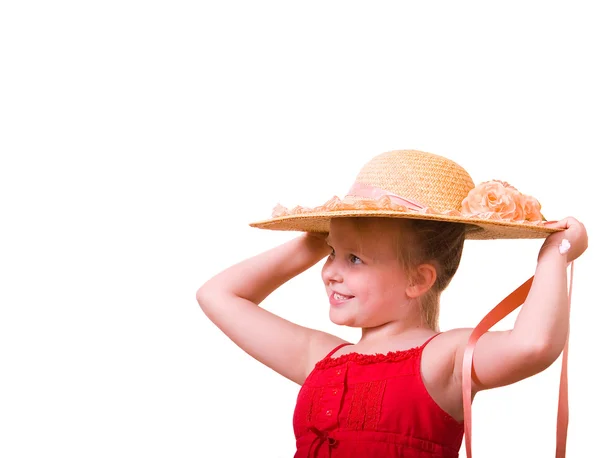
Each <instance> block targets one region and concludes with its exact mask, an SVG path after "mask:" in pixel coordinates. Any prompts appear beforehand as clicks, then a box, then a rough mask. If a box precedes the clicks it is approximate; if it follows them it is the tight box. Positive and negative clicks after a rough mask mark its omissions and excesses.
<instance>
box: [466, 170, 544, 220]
mask: <svg viewBox="0 0 600 458" xmlns="http://www.w3.org/2000/svg"><path fill="white" fill-rule="evenodd" d="M540 209H541V205H540V203H539V202H538V201H537V200H536V199H535V198H533V197H531V196H526V195H524V194H521V193H520V192H519V191H518V190H517V189H516V188H515V187H514V186H511V185H510V184H508V183H506V182H503V181H499V180H492V181H486V182H484V183H481V184H480V185H478V186H476V187H475V188H473V189H471V191H470V192H469V194H468V195H467V197H466V198H465V199H464V200H463V201H462V213H463V215H465V216H471V217H478V218H485V219H503V220H508V221H541V220H542V219H543V218H542V214H541V213H540Z"/></svg>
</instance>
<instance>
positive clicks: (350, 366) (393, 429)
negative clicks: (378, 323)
mask: <svg viewBox="0 0 600 458" xmlns="http://www.w3.org/2000/svg"><path fill="white" fill-rule="evenodd" d="M433 337H435V336H433ZM433 337H432V338H430V339H428V340H427V341H426V342H425V343H424V344H423V345H421V346H420V347H415V348H411V349H408V350H401V351H394V352H389V353H387V354H385V355H383V354H376V355H363V354H359V353H348V354H345V355H341V356H339V357H332V355H333V354H334V353H335V352H336V351H337V350H338V349H339V348H341V347H343V346H344V345H350V344H342V345H339V346H338V347H336V348H334V349H333V350H332V351H331V352H330V353H329V354H328V355H327V356H326V357H325V358H323V359H322V360H321V361H319V362H318V363H317V364H316V365H315V367H314V369H313V371H312V372H311V373H310V374H309V375H308V377H307V378H306V381H305V382H304V384H303V385H302V388H301V389H300V392H299V394H298V400H297V403H296V409H295V411H294V434H295V436H296V447H297V451H296V454H295V455H294V458H319V457H327V458H329V457H332V458H344V457H386V458H387V457H390V458H391V457H403V458H417V457H418V458H432V457H436V458H442V457H443V458H447V457H453V458H456V457H458V451H459V449H460V446H461V443H462V437H463V433H464V430H463V423H459V422H457V421H456V420H455V419H453V418H452V417H451V416H450V415H448V414H447V413H446V412H445V411H444V410H442V409H441V408H440V407H439V406H438V405H437V404H436V403H435V401H434V400H433V399H432V398H431V396H430V395H429V393H428V392H427V389H426V388H425V385H424V384H423V380H422V379H421V354H422V353H423V348H425V345H427V343H429V341H430V340H431V339H433Z"/></svg>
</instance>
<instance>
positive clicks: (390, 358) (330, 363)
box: [315, 347, 423, 369]
mask: <svg viewBox="0 0 600 458" xmlns="http://www.w3.org/2000/svg"><path fill="white" fill-rule="evenodd" d="M422 349H423V348H422V347H415V348H409V349H407V350H397V351H390V352H387V353H385V354H383V353H375V354H370V355H365V354H362V353H356V352H352V353H346V354H345V355H341V356H328V357H326V358H324V359H322V360H321V361H319V362H318V363H317V364H315V369H328V368H330V367H335V366H340V365H342V364H346V363H348V362H353V363H355V364H377V363H393V362H397V361H403V360H405V359H408V358H410V357H413V356H416V355H417V354H419V353H420V352H421V351H422Z"/></svg>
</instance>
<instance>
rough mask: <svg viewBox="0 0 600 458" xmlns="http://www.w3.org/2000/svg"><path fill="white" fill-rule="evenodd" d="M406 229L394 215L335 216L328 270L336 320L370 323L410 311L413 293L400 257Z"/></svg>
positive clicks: (325, 275) (331, 314)
mask: <svg viewBox="0 0 600 458" xmlns="http://www.w3.org/2000/svg"><path fill="white" fill-rule="evenodd" d="M400 230H401V226H400V224H399V223H398V221H394V220H388V219H377V218H365V219H361V220H360V222H359V223H356V222H354V221H353V220H350V219H347V218H334V219H333V220H332V221H331V225H330V231H329V237H328V239H327V241H328V243H329V245H330V246H331V248H332V253H331V255H330V256H329V258H328V259H327V261H326V262H325V264H324V266H323V270H322V278H323V282H324V283H325V288H326V291H327V294H328V296H329V303H330V310H329V317H330V319H331V321H333V322H334V323H336V324H339V325H345V326H352V327H361V328H370V327H376V326H381V325H383V324H386V323H389V322H391V321H395V320H398V319H401V318H403V317H405V315H406V313H407V312H408V310H407V308H406V307H405V306H406V305H407V304H408V302H409V298H408V296H407V295H406V287H407V284H408V282H407V277H406V274H405V272H404V270H403V269H402V266H401V264H400V262H399V261H398V257H397V243H398V239H399V231H400ZM400 237H401V235H400Z"/></svg>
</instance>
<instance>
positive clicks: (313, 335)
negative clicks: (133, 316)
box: [197, 151, 587, 458]
mask: <svg viewBox="0 0 600 458" xmlns="http://www.w3.org/2000/svg"><path fill="white" fill-rule="evenodd" d="M252 226H254V227H259V228H265V229H274V230H295V231H303V232H305V233H304V234H302V235H300V236H298V237H297V238H295V239H292V240H291V241H288V242H286V243H284V244H282V245H281V246H278V247H276V248H273V249H271V250H269V251H267V252H265V253H262V254H259V255H257V256H255V257H252V258H250V259H247V260H245V261H243V262H241V263H239V264H237V265H234V266H232V267H230V268H228V269H227V270H225V271H223V272H221V273H220V274H218V275H216V276H215V277H213V278H212V279H210V280H209V281H208V282H206V283H205V284H204V285H203V286H202V287H201V288H200V289H199V290H198V292H197V299H198V302H199V304H200V306H201V307H202V310H204V312H205V313H206V315H207V316H208V317H209V318H210V319H211V320H212V321H213V322H214V323H215V324H216V325H217V326H218V327H219V328H220V329H221V330H222V331H223V332H224V333H225V334H226V335H227V336H228V337H229V338H230V339H232V340H233V341H234V342H235V343H236V344H237V345H239V346H240V347H241V348H242V349H243V350H245V351H246V352H247V353H248V354H250V355H251V356H253V357H254V358H256V359H257V360H258V361H260V362H262V363H263V364H265V365H267V366H269V367H270V368H272V369H273V370H275V371H276V372H278V373H280V374H281V375H283V376H284V377H287V378H288V379H290V380H292V381H294V382H296V383H298V384H299V385H301V386H302V387H301V389H300V392H299V395H298V399H297V404H296V409H295V412H294V418H293V426H294V433H295V436H296V446H297V452H296V455H295V456H296V458H300V457H302V458H304V457H329V456H331V457H340V458H341V457H351V456H352V457H394V456H398V457H400V456H402V457H457V456H458V453H459V449H460V446H461V443H462V439H463V435H464V434H465V429H468V426H469V425H468V424H467V422H466V421H464V422H463V420H466V419H467V418H466V417H465V414H466V413H467V414H468V412H469V411H468V410H465V407H466V406H467V404H465V397H467V398H468V406H470V402H471V400H472V397H473V396H474V395H475V393H477V392H478V391H481V390H486V389H490V388H495V387H499V386H503V385H508V384H511V383H514V382H517V381H519V380H522V379H524V378H526V377H530V376H532V375H534V374H537V373H539V372H541V371H543V370H544V369H545V368H547V367H548V366H550V365H551V364H552V363H553V362H554V361H555V360H556V359H557V358H558V356H559V355H560V353H561V352H562V350H563V348H565V343H566V341H567V336H568V329H569V309H568V306H569V304H568V302H569V301H568V297H569V296H568V290H567V266H568V264H569V263H570V262H571V261H573V260H574V259H576V258H577V257H578V256H580V255H581V254H582V253H583V252H584V251H585V249H586V248H587V234H586V230H585V228H584V226H583V225H582V224H581V223H580V222H579V221H577V220H576V219H574V218H566V219H564V220H562V221H559V222H546V221H545V220H544V218H543V216H542V214H541V213H540V205H539V203H538V202H537V200H535V199H534V198H533V197H529V196H525V195H522V194H521V193H519V192H518V191H517V190H516V189H515V188H513V187H512V186H510V185H509V184H507V183H505V182H500V181H490V182H486V183H483V184H481V185H479V186H477V187H475V186H474V184H473V181H472V180H471V177H470V176H469V175H468V173H467V172H466V171H465V170H464V169H463V168H462V167H460V166H459V165H457V164H456V163H454V162H452V161H450V160H448V159H446V158H443V157H441V156H437V155H433V154H429V153H424V152H420V151H392V152H388V153H384V154H381V155H378V156H376V157H375V158H373V159H372V160H371V161H369V162H368V163H367V164H366V165H365V166H364V167H363V169H362V170H361V172H360V173H359V175H358V177H357V178H356V181H355V183H354V185H353V186H352V187H351V189H350V191H349V192H348V194H347V195H346V197H345V198H344V199H343V200H340V199H338V198H335V197H334V198H333V199H331V200H330V201H328V202H327V203H326V204H324V205H323V206H321V207H317V208H313V209H311V208H304V207H296V208H294V209H291V210H288V209H286V208H283V207H281V206H278V207H276V208H275V211H274V215H273V218H271V219H270V220H267V221H261V222H257V223H253V224H252ZM495 238H513V239H516V238H545V242H544V244H543V246H542V248H541V250H540V252H539V256H538V264H537V268H536V272H535V277H534V279H533V282H532V283H531V284H527V285H524V287H526V288H528V287H530V290H529V292H528V294H527V295H526V299H525V300H524V303H523V307H522V309H521V311H520V313H519V315H518V317H517V319H516V322H515V325H514V329H512V330H510V331H497V332H487V333H485V332H479V334H483V335H482V336H481V338H480V339H479V340H478V341H477V346H476V351H475V352H474V354H473V351H472V350H473V345H474V336H475V340H476V338H477V337H479V336H478V335H475V334H476V333H475V332H474V330H473V329H453V330H449V331H445V332H440V331H439V327H438V315H439V307H440V303H439V298H440V294H441V292H442V291H443V290H444V289H445V288H446V287H447V286H448V284H449V282H450V281H451V279H452V277H453V276H454V274H455V272H456V270H457V268H458V265H459V262H460V258H461V254H462V250H463V244H464V241H465V239H480V240H485V239H495ZM482 243H483V242H482ZM326 256H328V258H327V260H326V262H325V264H324V265H323V270H322V279H323V284H324V286H325V290H326V293H327V296H328V297H329V303H330V310H329V316H330V319H331V320H332V321H333V322H334V323H336V324H338V325H344V326H352V327H357V328H361V329H362V337H361V339H360V341H359V342H358V343H355V344H351V343H349V342H346V341H344V340H342V339H340V338H338V337H336V336H334V335H331V334H327V333H324V332H320V331H317V330H314V329H308V328H306V327H302V326H299V325H296V324H294V323H291V322H289V321H287V320H284V319H282V318H280V317H278V316H276V315H274V314H272V313H270V312H268V311H266V310H264V309H261V308H260V307H258V305H259V304H260V303H261V302H262V301H263V300H264V299H265V298H266V297H267V296H268V295H269V294H270V293H272V292H273V291H274V290H275V289H276V288H278V287H279V286H281V285H282V284H284V283H285V282H287V281H288V280H290V279H291V278H293V277H294V276H296V275H298V274H300V273H301V272H303V271H305V270H306V269H308V268H309V267H311V266H313V265H314V264H316V263H317V262H318V261H319V260H321V259H322V258H324V257H326ZM523 298H525V296H523ZM521 302H523V301H521ZM518 305H520V303H519V304H518ZM513 308H514V307H513ZM487 328H488V329H489V325H488V326H487ZM469 354H471V355H472V362H471V360H470V359H469V358H467V357H466V355H469ZM466 363H468V364H466ZM471 364H472V366H471ZM471 367H472V369H471ZM465 371H466V372H465ZM463 373H466V374H471V377H466V378H467V379H468V380H465V377H463ZM467 382H468V383H467ZM465 387H467V388H465ZM467 432H468V431H467ZM468 446H469V444H467V447H468ZM467 452H468V454H469V455H470V449H468V450H467Z"/></svg>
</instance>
